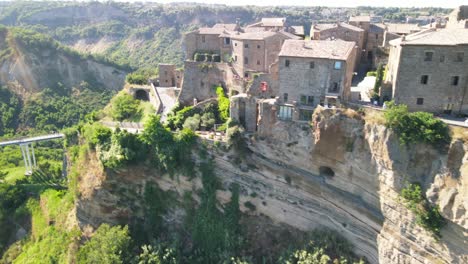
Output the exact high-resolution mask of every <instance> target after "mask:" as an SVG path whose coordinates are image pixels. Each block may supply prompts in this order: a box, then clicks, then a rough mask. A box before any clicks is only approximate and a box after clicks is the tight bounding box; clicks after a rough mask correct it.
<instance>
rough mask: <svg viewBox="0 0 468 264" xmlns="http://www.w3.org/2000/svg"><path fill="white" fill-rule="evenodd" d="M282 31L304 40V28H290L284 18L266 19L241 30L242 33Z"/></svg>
mask: <svg viewBox="0 0 468 264" xmlns="http://www.w3.org/2000/svg"><path fill="white" fill-rule="evenodd" d="M256 31H284V32H288V33H291V34H294V35H296V36H298V37H301V38H304V37H305V32H304V26H290V25H289V24H288V23H287V20H286V18H285V17H266V18H262V19H261V21H260V22H257V23H254V24H251V25H248V26H246V27H245V28H243V32H256Z"/></svg>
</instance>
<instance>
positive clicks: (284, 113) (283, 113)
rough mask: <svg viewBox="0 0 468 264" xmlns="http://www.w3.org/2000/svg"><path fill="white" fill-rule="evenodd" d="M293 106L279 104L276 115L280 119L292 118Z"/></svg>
mask: <svg viewBox="0 0 468 264" xmlns="http://www.w3.org/2000/svg"><path fill="white" fill-rule="evenodd" d="M292 113H293V108H292V106H287V105H280V109H279V113H278V117H279V119H281V120H292Z"/></svg>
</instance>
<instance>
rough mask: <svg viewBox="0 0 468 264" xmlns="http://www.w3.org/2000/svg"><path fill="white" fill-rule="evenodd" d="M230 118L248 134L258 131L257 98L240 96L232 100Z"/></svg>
mask: <svg viewBox="0 0 468 264" xmlns="http://www.w3.org/2000/svg"><path fill="white" fill-rule="evenodd" d="M230 100H231V104H230V109H229V113H230V117H231V119H232V120H235V121H237V122H239V123H240V124H241V125H242V126H243V127H244V129H245V130H246V131H247V132H255V131H256V130H257V98H255V97H253V96H250V95H248V94H245V93H244V94H238V95H234V96H232V97H231V98H230Z"/></svg>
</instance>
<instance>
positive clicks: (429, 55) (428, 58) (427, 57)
mask: <svg viewBox="0 0 468 264" xmlns="http://www.w3.org/2000/svg"><path fill="white" fill-rule="evenodd" d="M432 55H434V52H432V51H426V52H424V61H432Z"/></svg>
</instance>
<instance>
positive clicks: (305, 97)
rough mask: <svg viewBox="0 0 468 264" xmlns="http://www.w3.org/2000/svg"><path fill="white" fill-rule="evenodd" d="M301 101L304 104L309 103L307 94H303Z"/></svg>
mask: <svg viewBox="0 0 468 264" xmlns="http://www.w3.org/2000/svg"><path fill="white" fill-rule="evenodd" d="M300 102H301V104H303V105H305V104H307V96H305V95H301V98H300Z"/></svg>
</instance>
